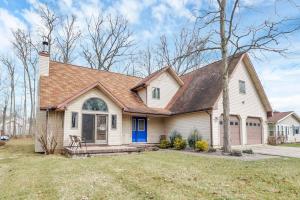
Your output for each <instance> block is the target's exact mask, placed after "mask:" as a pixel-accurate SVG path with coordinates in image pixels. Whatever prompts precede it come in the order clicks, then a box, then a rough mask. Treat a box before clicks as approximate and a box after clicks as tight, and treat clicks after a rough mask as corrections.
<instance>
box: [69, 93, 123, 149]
mask: <svg viewBox="0 0 300 200" xmlns="http://www.w3.org/2000/svg"><path fill="white" fill-rule="evenodd" d="M92 97H97V98H100V99H102V100H103V101H105V103H106V104H107V106H108V113H105V112H104V113H103V112H94V111H90V112H89V113H97V114H108V144H109V145H120V144H122V138H123V137H122V110H121V108H120V107H118V106H117V105H116V104H115V103H114V102H113V101H112V100H111V99H110V98H109V97H107V96H106V95H105V94H103V93H102V92H101V91H100V90H98V89H93V90H90V91H89V92H87V93H85V94H84V95H82V96H80V97H78V98H77V99H76V100H74V101H73V102H71V103H70V104H69V105H68V107H67V108H66V110H65V118H64V133H65V134H64V146H66V145H68V144H69V135H78V136H81V130H82V113H86V111H82V105H83V103H84V102H85V101H86V100H88V99H89V98H92ZM72 112H78V128H71V117H72ZM112 114H116V115H117V128H116V129H112V128H111V115H112Z"/></svg>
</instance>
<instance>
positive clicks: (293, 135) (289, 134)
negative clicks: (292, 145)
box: [268, 111, 300, 142]
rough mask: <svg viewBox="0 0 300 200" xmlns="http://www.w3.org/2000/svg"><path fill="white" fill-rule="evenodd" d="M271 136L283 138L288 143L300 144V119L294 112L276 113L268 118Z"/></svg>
mask: <svg viewBox="0 0 300 200" xmlns="http://www.w3.org/2000/svg"><path fill="white" fill-rule="evenodd" d="M268 124H269V136H271V137H272V136H274V137H275V138H278V137H279V136H283V137H284V138H285V141H286V142H300V118H299V116H298V115H297V114H296V113H295V112H293V111H290V112H274V113H273V116H272V117H269V118H268Z"/></svg>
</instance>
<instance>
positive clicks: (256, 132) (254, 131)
mask: <svg viewBox="0 0 300 200" xmlns="http://www.w3.org/2000/svg"><path fill="white" fill-rule="evenodd" d="M246 127H247V144H261V143H262V126H261V122H260V119H259V118H254V117H248V118H247V121H246Z"/></svg>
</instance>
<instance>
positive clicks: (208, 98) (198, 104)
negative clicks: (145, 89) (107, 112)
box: [40, 54, 268, 115]
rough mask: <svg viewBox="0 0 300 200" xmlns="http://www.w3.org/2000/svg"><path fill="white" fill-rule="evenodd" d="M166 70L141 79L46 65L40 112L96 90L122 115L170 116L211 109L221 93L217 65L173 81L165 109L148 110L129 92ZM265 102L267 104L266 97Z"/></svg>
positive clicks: (232, 66) (233, 67) (69, 66)
mask: <svg viewBox="0 0 300 200" xmlns="http://www.w3.org/2000/svg"><path fill="white" fill-rule="evenodd" d="M242 56H243V54H239V55H238V56H236V57H235V58H229V59H230V60H231V62H230V63H231V64H230V66H229V74H232V72H233V71H234V69H235V66H236V65H237V63H238V62H239V60H240V59H241V58H242ZM167 69H168V67H167V68H163V69H161V70H159V71H157V72H155V73H153V74H152V75H150V76H148V77H146V78H144V79H141V78H138V77H133V76H127V75H123V74H119V73H113V72H106V71H98V70H93V69H89V68H86V67H79V66H74V65H69V64H63V63H60V62H53V61H50V72H49V76H48V77H45V76H44V77H41V79H40V108H41V109H46V108H49V107H50V108H51V107H52V108H55V109H63V108H64V107H65V106H66V105H67V104H68V103H69V102H70V101H71V100H72V98H76V97H77V96H78V95H80V94H81V93H84V92H86V91H88V90H89V89H91V88H94V87H97V88H99V89H101V90H102V91H103V92H105V93H106V94H108V95H110V97H111V98H112V99H113V100H115V101H116V102H117V103H118V105H120V106H121V107H122V108H123V109H124V111H126V112H132V113H144V114H158V115H170V114H178V113H187V112H195V111H200V110H209V109H212V107H213V106H214V104H215V102H216V100H217V99H218V97H219V95H220V94H221V91H222V65H221V61H217V62H214V63H212V64H209V65H207V66H205V67H202V68H200V69H198V70H195V71H192V72H190V73H188V74H186V75H183V76H181V77H180V78H178V80H177V81H179V83H180V82H181V83H182V84H181V85H182V86H181V88H180V89H179V90H178V91H177V93H176V94H175V95H174V97H173V98H172V100H171V101H170V103H169V105H168V106H167V107H166V108H165V109H160V108H149V107H147V106H146V105H145V104H144V103H143V101H142V100H141V98H140V97H139V96H138V95H137V94H136V92H134V91H133V90H134V88H137V87H140V85H141V84H147V83H148V82H149V81H150V80H152V79H153V78H154V77H157V76H158V75H159V74H161V73H162V72H163V71H165V70H167ZM171 73H172V71H171ZM176 76H177V75H176ZM175 78H177V77H175ZM262 90H263V89H262ZM263 93H264V92H263ZM265 99H266V100H265V101H266V102H267V103H268V100H267V98H266V97H265Z"/></svg>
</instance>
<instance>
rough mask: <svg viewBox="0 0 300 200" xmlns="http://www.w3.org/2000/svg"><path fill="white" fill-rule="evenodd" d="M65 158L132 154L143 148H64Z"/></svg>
mask: <svg viewBox="0 0 300 200" xmlns="http://www.w3.org/2000/svg"><path fill="white" fill-rule="evenodd" d="M64 151H65V154H66V155H67V156H71V157H72V156H90V155H108V154H120V153H133V152H137V153H139V152H142V151H144V148H140V147H133V146H108V145H106V146H99V145H97V146H95V145H93V146H87V147H82V148H70V147H65V148H64Z"/></svg>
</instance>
